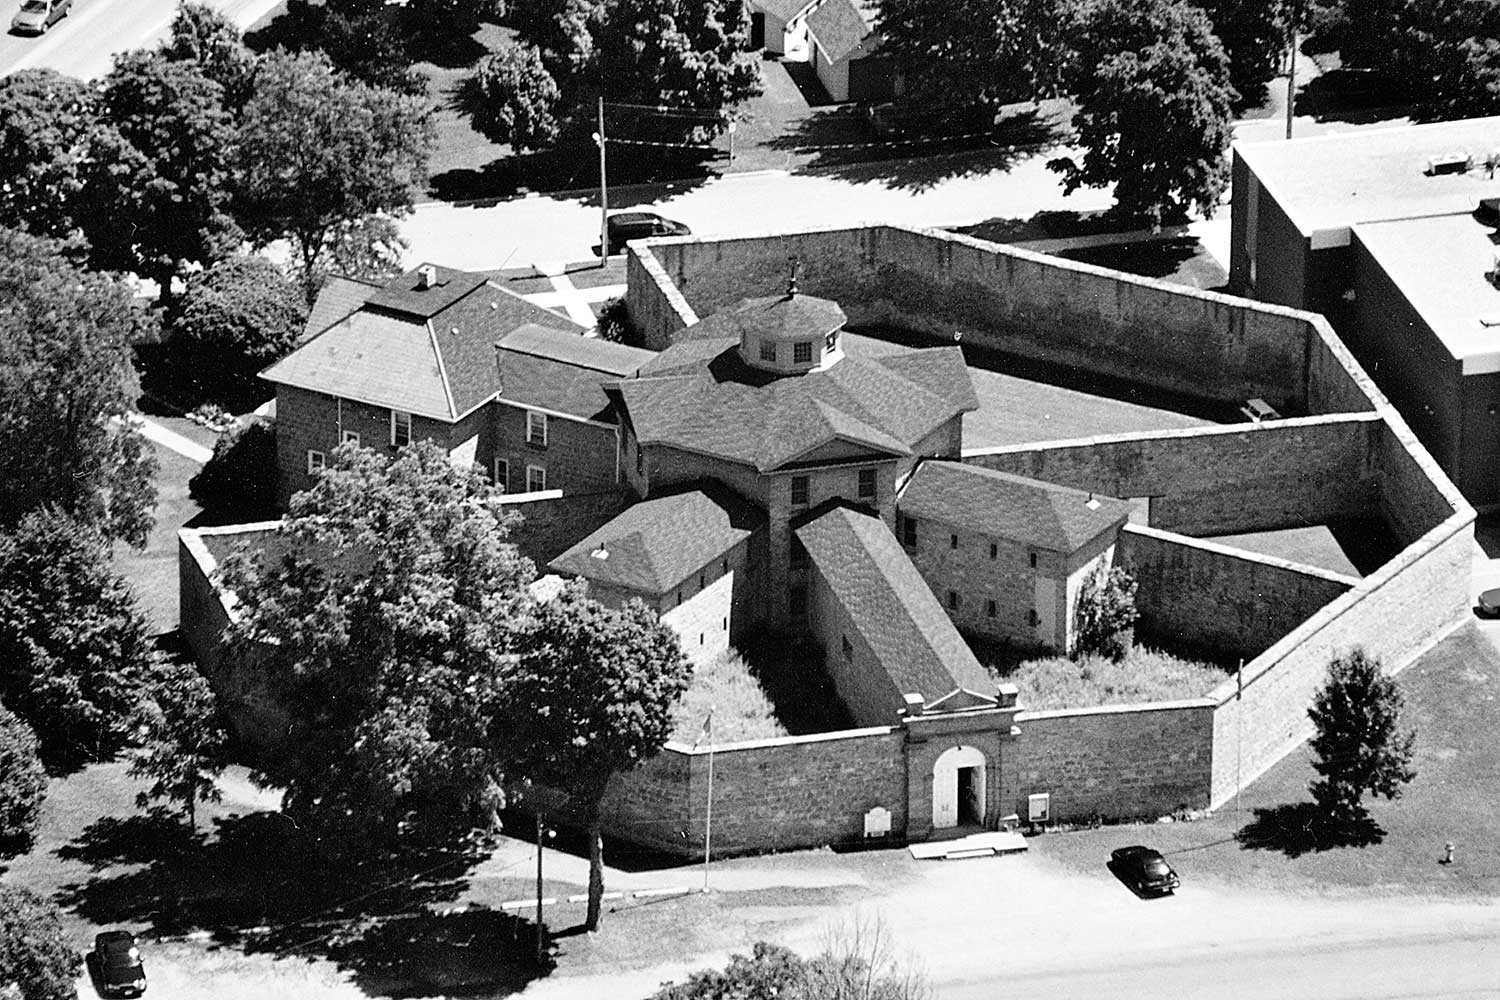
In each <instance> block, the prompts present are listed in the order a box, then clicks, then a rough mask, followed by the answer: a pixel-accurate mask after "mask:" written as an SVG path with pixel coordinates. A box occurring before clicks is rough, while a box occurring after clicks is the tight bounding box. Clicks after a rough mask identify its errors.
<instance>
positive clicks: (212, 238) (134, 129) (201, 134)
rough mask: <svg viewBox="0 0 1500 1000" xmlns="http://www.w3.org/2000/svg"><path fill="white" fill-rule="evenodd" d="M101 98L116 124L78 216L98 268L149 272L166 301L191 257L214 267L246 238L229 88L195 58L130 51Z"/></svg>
mask: <svg viewBox="0 0 1500 1000" xmlns="http://www.w3.org/2000/svg"><path fill="white" fill-rule="evenodd" d="M100 103H101V106H102V108H103V111H104V114H105V116H106V117H107V118H108V120H109V121H110V123H111V125H113V129H111V130H110V131H108V132H105V133H102V134H101V135H100V136H98V137H97V138H96V140H95V143H94V146H93V149H92V150H91V152H90V162H91V165H92V169H90V170H89V171H88V172H87V174H86V180H87V185H86V191H85V197H86V202H87V206H88V211H87V213H86V214H85V215H84V216H83V218H82V219H81V220H80V221H81V222H82V224H83V229H84V232H85V234H86V235H87V236H88V239H89V243H90V245H91V246H92V248H93V252H94V253H93V256H94V262H95V265H96V266H99V267H103V268H110V269H120V270H128V271H134V272H136V273H138V274H143V275H147V276H149V277H151V278H153V279H155V280H156V281H157V282H159V283H160V285H161V294H162V299H163V301H166V300H168V299H170V297H171V286H172V281H173V279H174V278H176V277H177V276H178V275H179V274H181V273H182V271H183V265H184V264H185V263H188V262H203V263H212V262H213V261H216V260H218V259H219V258H220V257H223V256H224V255H225V254H226V253H228V252H229V251H230V250H232V249H233V248H234V246H235V245H237V244H238V243H239V241H240V232H239V229H238V228H237V227H236V226H235V224H234V220H233V219H232V218H231V217H230V216H229V213H228V211H227V209H228V203H229V194H230V188H229V176H230V175H229V167H230V164H231V163H232V162H233V161H234V157H235V154H234V125H233V121H232V120H231V118H230V115H229V112H228V111H226V110H225V108H224V91H223V89H222V88H221V87H220V86H219V85H218V84H217V83H215V82H213V81H212V80H210V79H209V78H208V77H206V76H204V75H203V72H202V70H200V68H199V66H198V64H197V63H195V62H189V61H182V62H172V61H170V60H168V59H167V58H165V57H164V56H163V55H161V54H160V53H155V52H133V53H127V54H125V55H123V56H120V57H118V58H117V59H116V60H115V67H114V69H113V70H112V71H111V72H110V74H109V75H108V76H107V77H105V79H104V88H103V93H102V95H101V98H100Z"/></svg>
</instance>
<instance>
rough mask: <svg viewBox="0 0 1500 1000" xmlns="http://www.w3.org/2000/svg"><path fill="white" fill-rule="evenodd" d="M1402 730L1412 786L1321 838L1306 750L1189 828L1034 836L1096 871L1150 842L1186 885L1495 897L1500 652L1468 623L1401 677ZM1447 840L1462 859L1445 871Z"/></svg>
mask: <svg viewBox="0 0 1500 1000" xmlns="http://www.w3.org/2000/svg"><path fill="white" fill-rule="evenodd" d="M1400 681H1401V686H1402V688H1403V689H1404V691H1405V692H1406V699H1407V707H1406V715H1405V720H1406V724H1407V725H1410V726H1413V727H1415V729H1416V731H1417V750H1416V760H1415V766H1416V772H1417V777H1416V780H1415V781H1414V782H1412V783H1411V784H1410V785H1408V786H1407V787H1406V789H1405V790H1404V792H1403V794H1402V796H1401V797H1400V798H1399V799H1397V800H1396V801H1394V802H1387V801H1385V800H1383V799H1377V800H1373V801H1368V802H1367V805H1368V807H1369V814H1370V823H1369V824H1367V825H1366V826H1364V827H1362V828H1358V829H1355V830H1352V831H1347V832H1346V833H1345V834H1344V835H1342V836H1330V835H1323V836H1317V835H1315V834H1314V832H1313V831H1314V830H1315V829H1316V827H1315V826H1311V825H1310V823H1309V820H1310V819H1312V818H1313V817H1312V812H1311V803H1312V798H1311V796H1310V795H1309V794H1308V792H1307V784H1308V782H1309V781H1310V780H1312V778H1313V777H1314V773H1313V770H1312V767H1311V764H1310V761H1309V756H1308V752H1307V749H1306V747H1303V748H1302V749H1299V750H1298V751H1296V752H1295V753H1293V754H1291V755H1290V756H1288V757H1287V758H1286V759H1285V760H1283V761H1281V762H1280V763H1279V764H1277V765H1276V766H1275V767H1273V768H1272V769H1271V770H1270V771H1268V772H1267V773H1266V774H1265V775H1263V776H1262V777H1261V778H1260V779H1259V780H1257V781H1256V782H1255V783H1254V784H1253V785H1251V786H1250V787H1249V788H1248V789H1246V791H1245V792H1244V793H1243V794H1242V795H1241V797H1240V799H1241V801H1240V807H1241V812H1240V813H1239V814H1238V815H1237V814H1236V812H1235V808H1234V806H1233V804H1232V803H1231V804H1227V805H1225V806H1224V807H1223V808H1221V809H1220V810H1219V812H1218V813H1217V814H1215V815H1213V816H1211V817H1209V818H1208V819H1204V820H1199V821H1197V822H1192V823H1171V824H1148V825H1141V826H1137V825H1131V826H1116V827H1104V828H1101V829H1097V830H1081V831H1076V832H1072V833H1063V834H1055V835H1048V836H1042V837H1037V838H1034V839H1033V840H1032V841H1031V842H1030V844H1031V849H1032V850H1033V851H1039V852H1041V853H1043V854H1045V855H1047V856H1049V857H1053V858H1056V859H1058V860H1060V861H1062V862H1063V863H1064V864H1066V865H1068V866H1070V867H1075V868H1077V869H1079V870H1084V871H1089V872H1098V871H1099V870H1101V865H1102V864H1103V861H1104V859H1105V858H1107V857H1108V855H1109V851H1110V849H1111V848H1114V847H1118V846H1120V845H1122V844H1129V843H1136V842H1140V843H1148V844H1151V845H1153V846H1155V847H1156V848H1158V849H1159V850H1161V851H1162V853H1163V854H1165V855H1166V856H1167V858H1168V860H1170V861H1171V863H1172V865H1173V867H1175V868H1176V869H1177V871H1178V873H1179V874H1181V875H1182V877H1183V880H1184V881H1185V882H1187V883H1189V884H1191V883H1192V882H1194V881H1196V880H1200V879H1205V880H1216V881H1219V882H1224V883H1229V884H1232V885H1235V886H1251V887H1255V888H1263V889H1272V890H1289V889H1299V888H1306V889H1310V890H1312V891H1322V892H1368V893H1371V894H1377V893H1378V894H1381V895H1389V894H1390V893H1392V892H1411V893H1419V894H1458V895H1486V896H1493V895H1495V894H1497V893H1500V837H1496V836H1495V798H1496V795H1497V794H1500V741H1497V740H1496V739H1495V735H1494V734H1495V732H1496V731H1497V730H1500V653H1497V651H1496V649H1495V647H1494V646H1493V645H1492V643H1491V642H1490V641H1489V640H1488V639H1487V638H1486V637H1485V636H1484V635H1482V634H1481V633H1480V630H1479V627H1477V626H1469V627H1467V628H1465V629H1463V630H1462V631H1460V632H1458V633H1457V634H1455V635H1453V636H1451V637H1450V638H1448V639H1446V640H1445V641H1443V642H1442V643H1440V644H1439V645H1438V646H1437V647H1436V648H1434V649H1433V650H1432V651H1431V652H1429V653H1428V654H1427V655H1425V656H1423V657H1422V658H1421V660H1419V661H1418V662H1417V663H1415V664H1413V665H1412V666H1410V667H1408V668H1407V669H1406V670H1405V671H1403V672H1402V674H1401V676H1400ZM1447 841H1452V842H1453V844H1454V845H1455V848H1456V854H1455V863H1454V864H1452V865H1441V864H1438V861H1437V859H1438V858H1439V857H1441V856H1442V853H1443V844H1444V843H1445V842H1447Z"/></svg>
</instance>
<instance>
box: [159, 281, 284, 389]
mask: <svg viewBox="0 0 1500 1000" xmlns="http://www.w3.org/2000/svg"><path fill="white" fill-rule="evenodd" d="M306 322H307V300H306V298H304V296H303V293H302V290H301V289H300V288H298V287H297V286H296V285H295V284H293V283H292V282H290V281H288V280H287V278H286V276H285V275H283V274H282V273H281V271H280V270H279V269H278V268H277V267H276V265H274V264H272V263H271V262H270V261H268V260H266V259H265V258H264V257H259V256H253V255H251V256H245V255H236V256H233V257H226V258H224V259H223V260H221V261H219V262H218V263H217V264H215V265H214V266H213V267H211V268H209V269H208V270H206V271H203V272H201V273H200V274H197V275H195V276H194V277H193V278H192V279H190V280H189V281H188V284H187V288H186V290H185V291H184V293H183V296H182V301H181V302H180V303H179V308H178V312H177V314H176V316H175V317H174V318H173V320H172V323H171V332H172V336H173V337H174V338H176V339H177V340H178V344H179V346H180V347H181V348H182V353H183V355H184V357H183V358H182V360H183V361H184V362H185V363H186V366H187V368H188V369H189V370H191V371H193V372H194V373H195V374H196V376H197V377H198V378H199V379H200V380H202V381H208V382H210V383H211V384H212V386H213V387H214V388H215V389H217V390H218V391H221V392H223V391H230V392H234V391H243V390H245V389H247V388H253V387H254V379H255V374H256V372H258V371H260V370H261V369H262V368H264V367H265V366H266V365H268V364H270V363H271V362H273V361H275V360H276V359H277V358H279V357H281V356H282V355H283V354H285V353H287V352H288V351H290V350H291V349H292V347H293V346H294V345H295V344H296V343H297V338H298V337H299V336H301V334H302V327H303V325H304V324H305V323H306Z"/></svg>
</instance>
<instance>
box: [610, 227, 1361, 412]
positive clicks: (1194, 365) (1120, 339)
mask: <svg viewBox="0 0 1500 1000" xmlns="http://www.w3.org/2000/svg"><path fill="white" fill-rule="evenodd" d="M642 251H643V252H642V254H641V256H642V257H645V256H647V255H648V254H649V256H651V257H653V258H654V259H655V260H656V261H657V262H658V263H659V265H660V274H657V273H656V269H654V268H648V267H646V266H644V263H643V264H642V266H640V267H637V266H636V262H635V261H634V260H632V273H631V275H630V280H631V292H630V298H629V302H630V306H631V315H632V318H633V319H634V321H635V322H636V324H637V325H638V326H639V327H640V328H641V329H642V330H643V331H644V333H645V341H646V344H647V346H650V347H653V348H656V349H661V348H663V347H665V346H666V345H667V344H668V343H670V341H671V338H672V335H673V334H674V333H675V332H676V331H677V330H678V329H681V327H682V326H683V325H686V323H685V322H684V320H685V317H686V315H687V314H688V313H692V314H694V315H696V316H706V315H708V314H710V313H712V312H713V311H715V310H716V309H719V308H722V307H723V306H726V305H730V304H732V303H734V302H736V301H738V300H739V299H741V298H745V297H748V296H755V295H768V294H774V293H775V292H776V291H779V290H780V289H781V288H784V287H785V283H786V273H787V260H788V258H789V257H797V258H798V259H799V260H800V261H801V266H802V270H801V272H800V273H799V282H800V284H801V287H802V288H803V290H804V291H806V292H808V293H809V294H813V295H821V296H824V297H827V298H832V299H835V300H837V301H839V302H840V303H841V304H842V305H843V306H844V309H845V311H846V312H847V313H848V314H849V318H850V322H851V324H853V325H860V324H863V323H894V324H896V325H900V326H903V327H906V328H908V329H912V330H915V331H918V332H927V333H930V334H932V335H933V336H934V337H936V338H939V339H940V340H941V341H942V342H944V343H951V338H952V334H953V332H954V330H955V329H959V330H962V331H963V333H964V336H965V338H966V339H968V340H970V341H971V342H975V343H980V344H982V345H984V346H987V347H992V348H996V349H999V350H1003V351H1007V352H1010V353H1013V354H1018V355H1021V356H1023V357H1028V358H1034V359H1038V360H1042V361H1047V362H1051V363H1061V364H1068V365H1076V366H1078V367H1080V368H1082V369H1084V370H1086V371H1090V372H1095V373H1101V374H1106V375H1109V376H1111V377H1116V378H1123V379H1129V380H1132V381H1136V382H1139V383H1142V384H1145V385H1152V386H1157V387H1159V388H1162V389H1166V390H1169V391H1174V392H1184V393H1187V394H1190V395H1193V396H1196V397H1199V398H1203V397H1208V398H1214V399H1218V400H1221V401H1226V402H1234V403H1240V402H1243V401H1244V400H1245V399H1248V398H1250V397H1257V396H1258V397H1261V398H1264V399H1266V400H1268V401H1270V403H1271V404H1272V405H1273V406H1276V407H1277V408H1278V409H1281V410H1282V411H1283V412H1303V411H1304V410H1305V409H1306V408H1307V404H1308V400H1309V378H1310V371H1312V370H1313V369H1314V367H1315V366H1314V362H1315V361H1317V362H1318V364H1317V366H1316V367H1317V368H1319V369H1321V370H1322V371H1324V372H1327V371H1328V366H1326V365H1324V364H1322V362H1321V360H1320V358H1319V356H1320V355H1321V354H1322V353H1324V352H1325V350H1326V345H1325V343H1324V341H1323V340H1322V338H1320V337H1319V336H1318V335H1317V333H1316V331H1315V330H1314V329H1313V327H1312V325H1311V323H1310V317H1309V316H1307V315H1306V314H1300V313H1296V312H1293V311H1291V310H1277V309H1267V308H1263V307H1262V306H1260V305H1259V304H1257V303H1253V302H1250V301H1247V300H1243V299H1237V298H1233V297H1230V296H1225V295H1219V294H1216V293H1212V292H1203V291H1197V290H1194V289H1186V288H1183V287H1180V286H1176V285H1170V284H1167V283H1164V282H1159V281H1154V280H1151V279H1147V278H1139V277H1134V276H1130V275H1125V274H1121V273H1119V272H1115V271H1110V270H1107V269H1104V268H1098V267H1093V266H1091V265H1087V264H1080V263H1076V262H1073V261H1068V260H1063V259H1061V258H1056V257H1049V256H1046V255H1043V254H1037V253H1032V252H1029V251H1025V250H1020V249H1017V248H1014V247H1007V246H1001V245H998V244H992V243H986V242H984V241H982V240H975V239H972V238H969V237H964V236H958V235H954V234H951V233H945V232H941V231H936V230H916V229H903V228H899V227H892V226H873V227H866V228H860V229H838V230H826V231H814V232H803V233H791V234H781V235H777V236H766V237H750V238H742V239H724V240H700V239H692V238H685V239H676V240H661V241H652V242H651V243H650V244H649V245H648V246H646V247H643V248H642ZM634 256H635V255H634V254H633V255H632V257H633V258H634ZM638 280H640V281H649V282H651V283H653V284H656V285H657V286H658V287H657V288H655V289H648V288H645V287H642V288H640V289H637V287H636V286H637V281H638ZM667 285H670V286H673V287H672V288H671V289H670V290H669V289H668V288H667V287H665V286H667ZM670 291H675V292H678V293H680V295H681V298H682V299H683V300H685V303H675V305H674V304H673V303H674V302H675V300H672V301H670V302H669V298H670ZM684 304H685V305H687V308H686V309H684V308H683V305H684ZM638 307H639V308H638ZM1325 388H1326V387H1325ZM1318 402H1319V403H1320V404H1322V405H1330V404H1331V405H1344V404H1349V405H1354V406H1356V407H1357V408H1359V409H1364V408H1366V405H1363V404H1362V402H1361V400H1360V398H1359V396H1358V394H1357V393H1355V394H1348V393H1338V392H1327V391H1322V392H1320V393H1319V400H1318Z"/></svg>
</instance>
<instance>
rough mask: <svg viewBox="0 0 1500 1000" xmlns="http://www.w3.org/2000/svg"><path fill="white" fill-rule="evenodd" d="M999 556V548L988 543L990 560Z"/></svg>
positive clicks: (992, 543)
mask: <svg viewBox="0 0 1500 1000" xmlns="http://www.w3.org/2000/svg"><path fill="white" fill-rule="evenodd" d="M999 555H1000V546H998V545H996V544H995V543H994V542H990V558H991V559H994V558H996V557H998V556H999Z"/></svg>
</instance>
